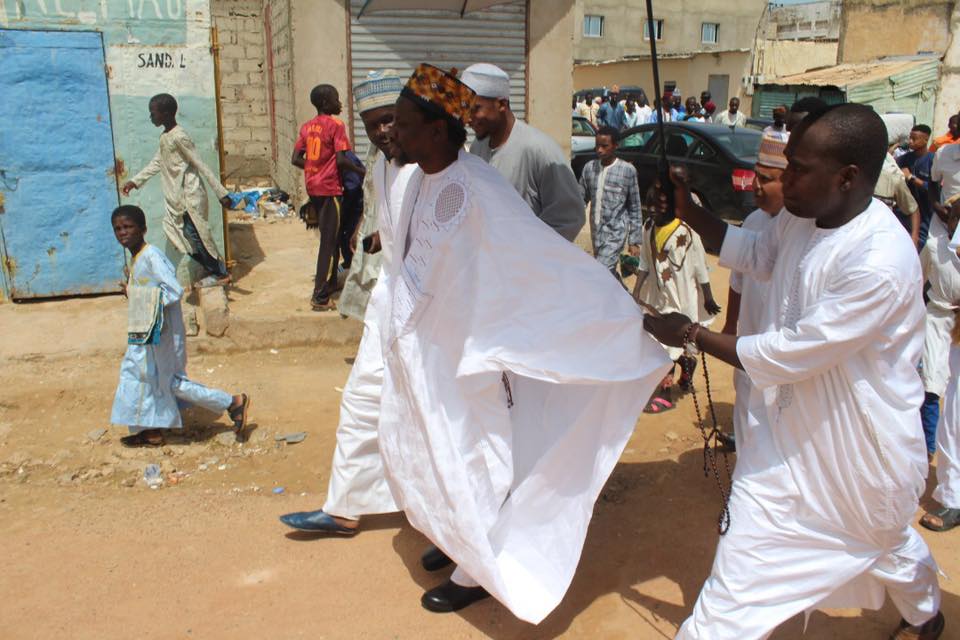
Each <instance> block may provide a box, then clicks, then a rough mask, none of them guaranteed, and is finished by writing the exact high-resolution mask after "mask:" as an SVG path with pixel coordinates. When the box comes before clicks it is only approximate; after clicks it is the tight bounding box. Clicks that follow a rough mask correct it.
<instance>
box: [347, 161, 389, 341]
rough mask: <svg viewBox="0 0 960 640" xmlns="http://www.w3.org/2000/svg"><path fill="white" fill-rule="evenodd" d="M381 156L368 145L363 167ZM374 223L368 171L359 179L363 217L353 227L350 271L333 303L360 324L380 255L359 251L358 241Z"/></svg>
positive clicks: (372, 230)
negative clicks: (354, 234) (361, 187)
mask: <svg viewBox="0 0 960 640" xmlns="http://www.w3.org/2000/svg"><path fill="white" fill-rule="evenodd" d="M381 155H383V153H382V152H381V151H380V149H378V148H377V145H375V144H371V145H370V147H369V148H368V149H367V157H366V158H364V161H363V166H364V167H372V166H374V165H375V164H376V163H377V160H378V159H379V157H380V156H381ZM378 225H379V221H378V220H377V196H376V192H375V191H374V188H373V174H372V172H370V171H367V173H366V174H365V175H364V177H363V216H362V217H361V218H360V224H359V225H357V232H356V238H355V239H354V241H355V242H356V248H355V250H354V252H353V260H352V261H351V262H350V270H349V271H348V272H347V279H346V280H345V281H344V283H343V290H342V291H341V292H340V298H339V299H338V300H337V310H338V311H339V312H340V315H341V316H344V317H347V318H353V319H354V320H360V321H361V322H363V318H364V316H365V315H366V312H367V303H368V302H369V301H370V294H371V293H372V292H373V287H374V286H376V284H377V278H378V277H379V275H380V261H381V256H380V253H379V252H378V253H370V252H368V251H365V250H364V248H363V242H362V240H363V239H364V238H366V237H368V236H370V235H371V234H373V233H375V232H376V231H377V229H378Z"/></svg>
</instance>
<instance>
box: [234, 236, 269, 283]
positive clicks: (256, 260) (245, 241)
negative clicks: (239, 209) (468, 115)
mask: <svg viewBox="0 0 960 640" xmlns="http://www.w3.org/2000/svg"><path fill="white" fill-rule="evenodd" d="M230 248H231V250H232V254H231V258H232V259H233V260H235V261H236V264H235V265H234V266H233V269H231V270H230V275H231V276H233V282H234V284H239V283H240V281H242V280H243V278H244V277H246V276H247V274H249V273H250V272H251V271H253V269H254V268H255V267H256V266H257V265H258V264H260V263H261V262H263V261H264V259H265V258H266V254H265V253H264V252H263V249H262V248H261V247H260V241H259V240H258V239H257V229H256V225H253V224H248V223H242V222H231V223H230Z"/></svg>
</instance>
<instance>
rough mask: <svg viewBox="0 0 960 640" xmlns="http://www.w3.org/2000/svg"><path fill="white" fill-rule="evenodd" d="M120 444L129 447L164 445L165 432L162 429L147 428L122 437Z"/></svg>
mask: <svg viewBox="0 0 960 640" xmlns="http://www.w3.org/2000/svg"><path fill="white" fill-rule="evenodd" d="M120 444H121V445H123V446H125V447H128V448H134V447H162V446H163V445H164V440H163V432H162V431H161V430H160V429H145V430H144V431H138V432H137V433H132V434H130V435H129V436H124V437H122V438H120Z"/></svg>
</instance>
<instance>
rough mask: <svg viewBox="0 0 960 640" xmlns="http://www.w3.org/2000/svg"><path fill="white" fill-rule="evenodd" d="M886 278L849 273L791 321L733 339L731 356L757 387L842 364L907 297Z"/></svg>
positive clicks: (873, 336)
mask: <svg viewBox="0 0 960 640" xmlns="http://www.w3.org/2000/svg"><path fill="white" fill-rule="evenodd" d="M913 294H914V291H913V290H906V291H905V290H904V287H903V286H902V283H898V282H897V281H896V280H895V279H894V278H893V277H891V276H890V275H888V274H877V273H876V271H866V270H859V269H858V270H853V271H851V272H850V273H849V274H848V275H845V276H844V277H843V278H842V279H841V280H839V281H838V282H835V283H832V284H831V285H830V286H828V287H827V289H826V291H824V293H823V295H822V296H821V297H820V298H819V299H818V300H817V301H816V302H814V303H813V304H812V305H811V306H810V307H809V308H808V309H806V311H805V313H804V315H803V316H802V317H801V318H800V319H799V320H798V321H797V328H796V329H789V328H786V327H784V328H782V329H780V330H778V331H770V332H768V333H761V334H758V335H754V336H745V337H742V338H740V339H738V340H737V355H738V356H739V358H740V363H741V364H742V365H743V369H744V371H746V373H747V375H748V376H750V380H751V381H752V382H753V383H754V384H755V385H756V386H757V387H758V388H759V389H765V388H767V387H772V386H775V385H782V384H794V383H797V382H801V381H803V380H807V379H809V378H811V377H813V376H816V375H818V374H820V373H822V372H824V371H826V370H828V369H831V368H833V367H835V366H837V365H838V364H840V363H841V362H843V361H845V360H847V359H849V358H850V356H852V355H853V354H855V353H856V352H857V351H859V350H861V349H862V348H863V347H864V346H865V345H866V344H868V343H869V342H870V341H872V340H878V339H880V328H881V327H883V326H885V325H888V324H889V322H890V317H891V314H895V313H896V312H897V310H898V309H900V308H901V307H902V296H903V295H913Z"/></svg>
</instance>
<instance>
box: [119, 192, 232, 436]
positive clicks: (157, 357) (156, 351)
mask: <svg viewBox="0 0 960 640" xmlns="http://www.w3.org/2000/svg"><path fill="white" fill-rule="evenodd" d="M111 223H112V224H113V231H114V234H115V235H116V237H117V241H118V242H119V243H120V244H121V245H123V247H124V248H125V249H128V250H129V251H130V254H131V255H132V256H133V258H132V261H131V264H130V277H129V280H128V281H127V285H126V286H127V292H128V294H129V298H130V309H129V318H128V336H129V339H128V342H129V344H128V346H127V352H126V354H124V357H123V362H122V363H121V364H120V383H119V385H118V386H117V393H116V397H115V398H114V401H113V411H112V413H111V416H110V421H111V422H112V423H114V424H119V425H126V426H128V427H130V431H131V433H132V435H129V436H127V437H125V438H122V439H121V442H122V443H123V444H124V445H126V446H142V445H158V444H162V443H163V435H162V434H163V431H162V430H163V429H179V428H181V427H182V426H183V423H182V422H181V420H180V409H179V405H180V403H185V404H194V405H197V406H200V407H203V408H204V409H207V410H209V411H213V412H215V413H222V412H224V411H227V412H228V413H229V415H230V419H231V420H232V421H233V423H234V427H235V428H236V430H237V435H238V438H240V437H242V435H243V430H244V427H245V426H246V421H247V411H248V408H249V406H250V400H249V398H248V397H247V395H246V394H240V395H234V396H231V395H230V394H228V393H226V392H224V391H220V390H218V389H210V388H207V387H205V386H203V385H202V384H199V383H197V382H193V381H191V380H189V379H188V378H187V375H186V365H187V350H186V339H185V333H184V328H183V319H182V316H181V314H180V298H181V297H182V296H183V288H182V287H181V286H180V284H179V283H178V282H177V276H176V271H175V269H174V267H173V264H171V262H170V261H169V260H168V259H167V257H166V256H165V255H164V254H163V252H162V251H160V250H159V249H157V248H156V247H154V246H152V245H149V244H147V243H146V242H145V241H144V239H143V236H144V233H145V232H146V230H147V225H146V219H145V216H144V214H143V211H142V210H141V209H140V208H139V207H135V206H131V205H124V206H121V207H118V208H117V209H116V210H114V212H113V215H112V216H111ZM151 305H156V306H155V307H153V308H151Z"/></svg>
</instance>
